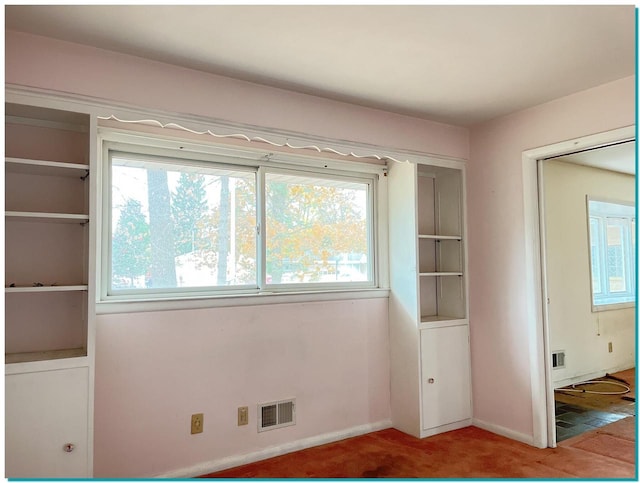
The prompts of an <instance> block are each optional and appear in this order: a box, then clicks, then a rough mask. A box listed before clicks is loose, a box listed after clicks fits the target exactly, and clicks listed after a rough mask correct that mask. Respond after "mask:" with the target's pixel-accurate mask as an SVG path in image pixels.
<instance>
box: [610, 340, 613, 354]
mask: <svg viewBox="0 0 640 483" xmlns="http://www.w3.org/2000/svg"><path fill="white" fill-rule="evenodd" d="M609 352H613V342H609Z"/></svg>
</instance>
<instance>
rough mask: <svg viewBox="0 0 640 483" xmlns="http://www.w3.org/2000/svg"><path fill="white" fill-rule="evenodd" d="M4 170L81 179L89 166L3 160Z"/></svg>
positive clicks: (14, 159)
mask: <svg viewBox="0 0 640 483" xmlns="http://www.w3.org/2000/svg"><path fill="white" fill-rule="evenodd" d="M5 169H6V171H7V172H9V173H19V174H35V175H43V176H69V177H77V178H83V177H85V176H86V174H87V172H88V171H89V165H88V164H76V163H60V162H57V161H42V160H39V159H23V158H5Z"/></svg>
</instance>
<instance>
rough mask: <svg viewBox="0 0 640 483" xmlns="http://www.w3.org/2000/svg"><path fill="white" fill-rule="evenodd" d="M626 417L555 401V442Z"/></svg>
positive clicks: (626, 415)
mask: <svg viewBox="0 0 640 483" xmlns="http://www.w3.org/2000/svg"><path fill="white" fill-rule="evenodd" d="M628 416H629V415H628V414H617V413H607V412H604V411H598V410H596V409H590V408H585V407H580V406H574V405H572V404H566V403H562V402H559V401H556V440H557V441H558V442H560V441H564V440H566V439H569V438H572V437H574V436H577V435H579V434H582V433H584V432H586V431H591V430H593V429H596V428H601V427H602V426H606V425H607V424H611V423H614V422H616V421H619V420H620V419H623V418H626V417H628Z"/></svg>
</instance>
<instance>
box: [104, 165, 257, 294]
mask: <svg viewBox="0 0 640 483" xmlns="http://www.w3.org/2000/svg"><path fill="white" fill-rule="evenodd" d="M111 163H112V164H111V186H112V193H111V213H112V220H111V221H112V224H111V230H112V231H111V261H112V262H111V289H112V290H130V289H157V288H190V287H206V286H218V287H219V286H229V285H234V286H237V285H254V286H255V285H256V230H255V227H256V182H255V172H251V171H248V172H245V171H235V170H229V169H225V168H223V167H220V168H210V167H208V166H207V167H203V166H184V165H178V163H183V161H176V162H175V164H171V161H154V160H153V159H150V158H147V157H140V156H137V155H131V156H129V155H126V154H121V153H112V154H111Z"/></svg>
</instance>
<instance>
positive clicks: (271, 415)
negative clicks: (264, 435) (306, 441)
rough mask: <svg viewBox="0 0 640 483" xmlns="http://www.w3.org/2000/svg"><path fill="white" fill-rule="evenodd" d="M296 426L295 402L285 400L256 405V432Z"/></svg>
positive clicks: (293, 400)
mask: <svg viewBox="0 0 640 483" xmlns="http://www.w3.org/2000/svg"><path fill="white" fill-rule="evenodd" d="M294 424H296V400H295V399H287V400H283V401H276V402H270V403H264V404H259V405H258V432H261V431H268V430H270V429H276V428H284V427H286V426H293V425H294Z"/></svg>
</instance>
